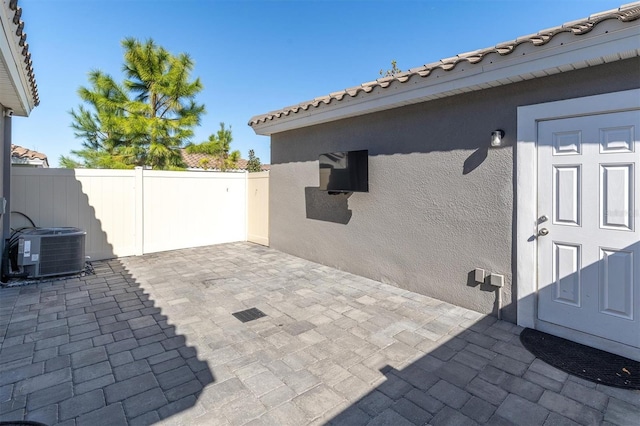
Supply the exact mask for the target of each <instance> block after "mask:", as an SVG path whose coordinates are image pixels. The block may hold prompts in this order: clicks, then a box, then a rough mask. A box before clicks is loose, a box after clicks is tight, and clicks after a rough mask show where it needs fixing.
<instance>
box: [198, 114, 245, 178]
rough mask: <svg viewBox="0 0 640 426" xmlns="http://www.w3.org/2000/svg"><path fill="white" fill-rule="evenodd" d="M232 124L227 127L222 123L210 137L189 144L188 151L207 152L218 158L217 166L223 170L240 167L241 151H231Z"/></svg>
mask: <svg viewBox="0 0 640 426" xmlns="http://www.w3.org/2000/svg"><path fill="white" fill-rule="evenodd" d="M232 141H233V136H232V135H231V126H229V128H228V129H227V128H226V126H225V124H224V123H220V129H219V130H218V131H217V132H216V133H215V134H212V135H209V139H208V140H207V141H205V142H202V143H200V144H189V145H187V148H186V149H187V152H188V153H190V154H207V155H211V156H212V157H214V158H215V159H216V161H215V166H216V167H218V168H220V170H222V171H223V172H224V171H226V170H228V169H236V168H238V160H240V151H238V150H235V151H231V142H232Z"/></svg>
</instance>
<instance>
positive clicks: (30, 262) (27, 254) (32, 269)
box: [12, 227, 87, 278]
mask: <svg viewBox="0 0 640 426" xmlns="http://www.w3.org/2000/svg"><path fill="white" fill-rule="evenodd" d="M86 235H87V233H86V232H85V231H83V230H82V229H79V228H69V227H63V228H31V229H25V230H23V231H19V232H18V233H17V234H16V235H14V236H13V238H12V239H13V240H14V241H16V239H17V242H16V244H17V250H16V251H14V253H16V254H17V258H16V259H15V261H16V264H17V265H18V266H19V267H20V268H21V269H22V270H23V272H24V273H26V274H27V276H28V277H32V278H39V277H49V276H54V275H66V274H74V273H78V272H82V271H83V270H84V269H85V254H84V253H85V251H84V245H85V237H86Z"/></svg>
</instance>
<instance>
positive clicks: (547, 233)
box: [538, 228, 549, 237]
mask: <svg viewBox="0 0 640 426" xmlns="http://www.w3.org/2000/svg"><path fill="white" fill-rule="evenodd" d="M545 235H549V230H548V229H547V228H542V229H541V230H539V231H538V236H540V237H544V236H545Z"/></svg>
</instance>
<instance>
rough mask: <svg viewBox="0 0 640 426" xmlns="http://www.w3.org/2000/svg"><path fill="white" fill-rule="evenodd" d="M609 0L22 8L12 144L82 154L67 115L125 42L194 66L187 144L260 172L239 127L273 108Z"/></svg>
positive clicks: (264, 0) (129, 0)
mask: <svg viewBox="0 0 640 426" xmlns="http://www.w3.org/2000/svg"><path fill="white" fill-rule="evenodd" d="M624 3H625V1H624V0H622V1H610V0H536V1H529V0H526V1H525V0H468V1H458V0H448V1H432V0H423V1H417V0H414V1H410V0H395V1H384V0H343V1H321V0H297V1H293V0H291V1H284V0H235V1H231V0H229V1H224V0H20V1H19V5H20V6H21V7H22V8H23V14H22V19H23V20H24V21H25V31H26V32H27V34H28V38H27V41H28V43H29V49H30V51H31V52H32V59H33V64H34V70H35V74H36V81H37V83H38V91H39V93H40V99H41V104H40V106H38V107H37V108H35V109H34V110H33V112H32V113H31V116H30V117H29V118H21V117H16V118H15V119H14V120H13V123H14V124H13V143H15V144H17V145H21V146H24V147H26V148H30V149H35V150H38V151H40V152H43V153H45V154H47V155H48V157H49V162H50V164H51V166H52V167H55V166H56V165H57V163H58V158H59V157H60V155H67V154H68V153H69V151H71V150H72V149H78V148H80V144H81V141H80V140H79V139H76V138H75V137H74V135H73V130H72V129H71V128H70V123H71V119H70V116H69V111H70V110H71V109H72V108H76V107H77V106H78V105H79V104H80V99H79V98H78V96H77V89H78V88H79V87H80V86H82V85H86V84H87V73H88V72H89V71H90V70H92V69H100V70H102V71H104V72H107V73H109V74H111V75H112V76H114V77H115V78H116V79H117V80H118V81H122V74H121V66H122V53H123V51H122V48H121V45H120V41H121V40H122V39H123V38H125V37H136V38H138V39H140V40H146V39H147V38H152V39H154V40H155V42H156V43H157V44H159V45H162V46H163V47H165V48H166V49H168V50H169V51H171V52H172V53H174V54H177V53H180V52H186V53H188V54H189V55H191V57H192V58H193V59H194V61H195V63H196V66H195V69H194V72H193V76H194V77H200V78H201V80H202V82H203V84H204V90H203V91H202V92H201V93H200V95H199V96H198V98H197V100H198V101H199V102H201V103H204V104H205V106H206V109H207V114H206V115H205V116H204V117H203V119H202V124H201V126H200V127H199V128H197V129H196V132H195V138H194V139H193V141H194V142H202V141H204V140H206V139H207V137H208V136H209V135H210V134H211V133H215V132H216V131H217V129H218V127H219V123H220V122H224V123H226V124H227V125H231V126H232V130H233V137H234V141H233V143H232V148H233V149H239V150H240V151H241V153H242V155H243V157H245V158H246V157H247V152H248V150H249V149H252V148H253V149H254V150H255V151H256V155H257V156H258V157H260V159H261V160H262V162H263V163H268V162H269V160H270V155H269V138H268V137H264V136H257V135H255V134H254V132H253V130H251V128H250V127H249V126H248V125H247V122H248V121H249V119H250V118H251V117H252V116H254V115H257V114H262V113H266V112H269V111H272V110H277V109H280V108H283V107H285V106H289V105H293V104H297V103H299V102H302V101H306V100H308V99H313V98H315V97H318V96H322V95H326V94H328V93H330V92H335V91H338V90H342V89H345V88H347V87H352V86H357V85H359V84H361V83H363V82H367V81H371V80H374V79H376V78H378V77H379V75H378V71H379V70H380V69H382V68H384V69H387V68H389V67H390V65H389V64H390V61H391V60H393V59H395V60H396V61H397V63H398V67H399V68H401V69H403V70H406V69H408V68H413V67H417V66H420V65H423V64H426V63H431V62H435V61H438V60H439V59H442V58H447V57H451V56H454V55H456V54H458V53H463V52H468V51H471V50H476V49H480V48H485V47H489V46H492V45H495V44H497V43H500V42H503V41H508V40H512V39H515V38H517V37H519V36H522V35H527V34H531V33H535V32H538V31H540V30H543V29H546V28H549V27H553V26H557V25H560V24H562V23H565V22H569V21H573V20H576V19H580V18H584V17H586V16H589V15H590V14H593V13H596V12H601V11H605V10H610V9H614V8H617V7H619V6H620V5H622V4H624Z"/></svg>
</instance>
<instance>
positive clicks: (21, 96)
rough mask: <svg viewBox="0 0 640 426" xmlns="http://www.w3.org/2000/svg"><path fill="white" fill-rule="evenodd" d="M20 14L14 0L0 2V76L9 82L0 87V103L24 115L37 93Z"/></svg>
mask: <svg viewBox="0 0 640 426" xmlns="http://www.w3.org/2000/svg"><path fill="white" fill-rule="evenodd" d="M20 15H21V11H20V8H18V7H17V2H3V4H2V5H0V31H2V34H1V35H0V54H1V57H0V76H2V77H4V79H6V81H8V85H7V86H10V87H7V86H5V87H1V88H0V93H1V95H2V98H1V102H0V103H2V106H4V107H5V108H10V109H12V110H13V115H15V116H23V117H26V116H28V115H29V114H30V113H31V111H32V110H33V108H35V107H36V106H37V105H38V103H39V97H38V90H37V85H36V83H35V77H34V75H33V67H32V63H31V54H30V53H29V46H28V44H27V43H26V42H25V40H26V34H25V33H24V32H23V29H24V23H23V22H22V21H20Z"/></svg>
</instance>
